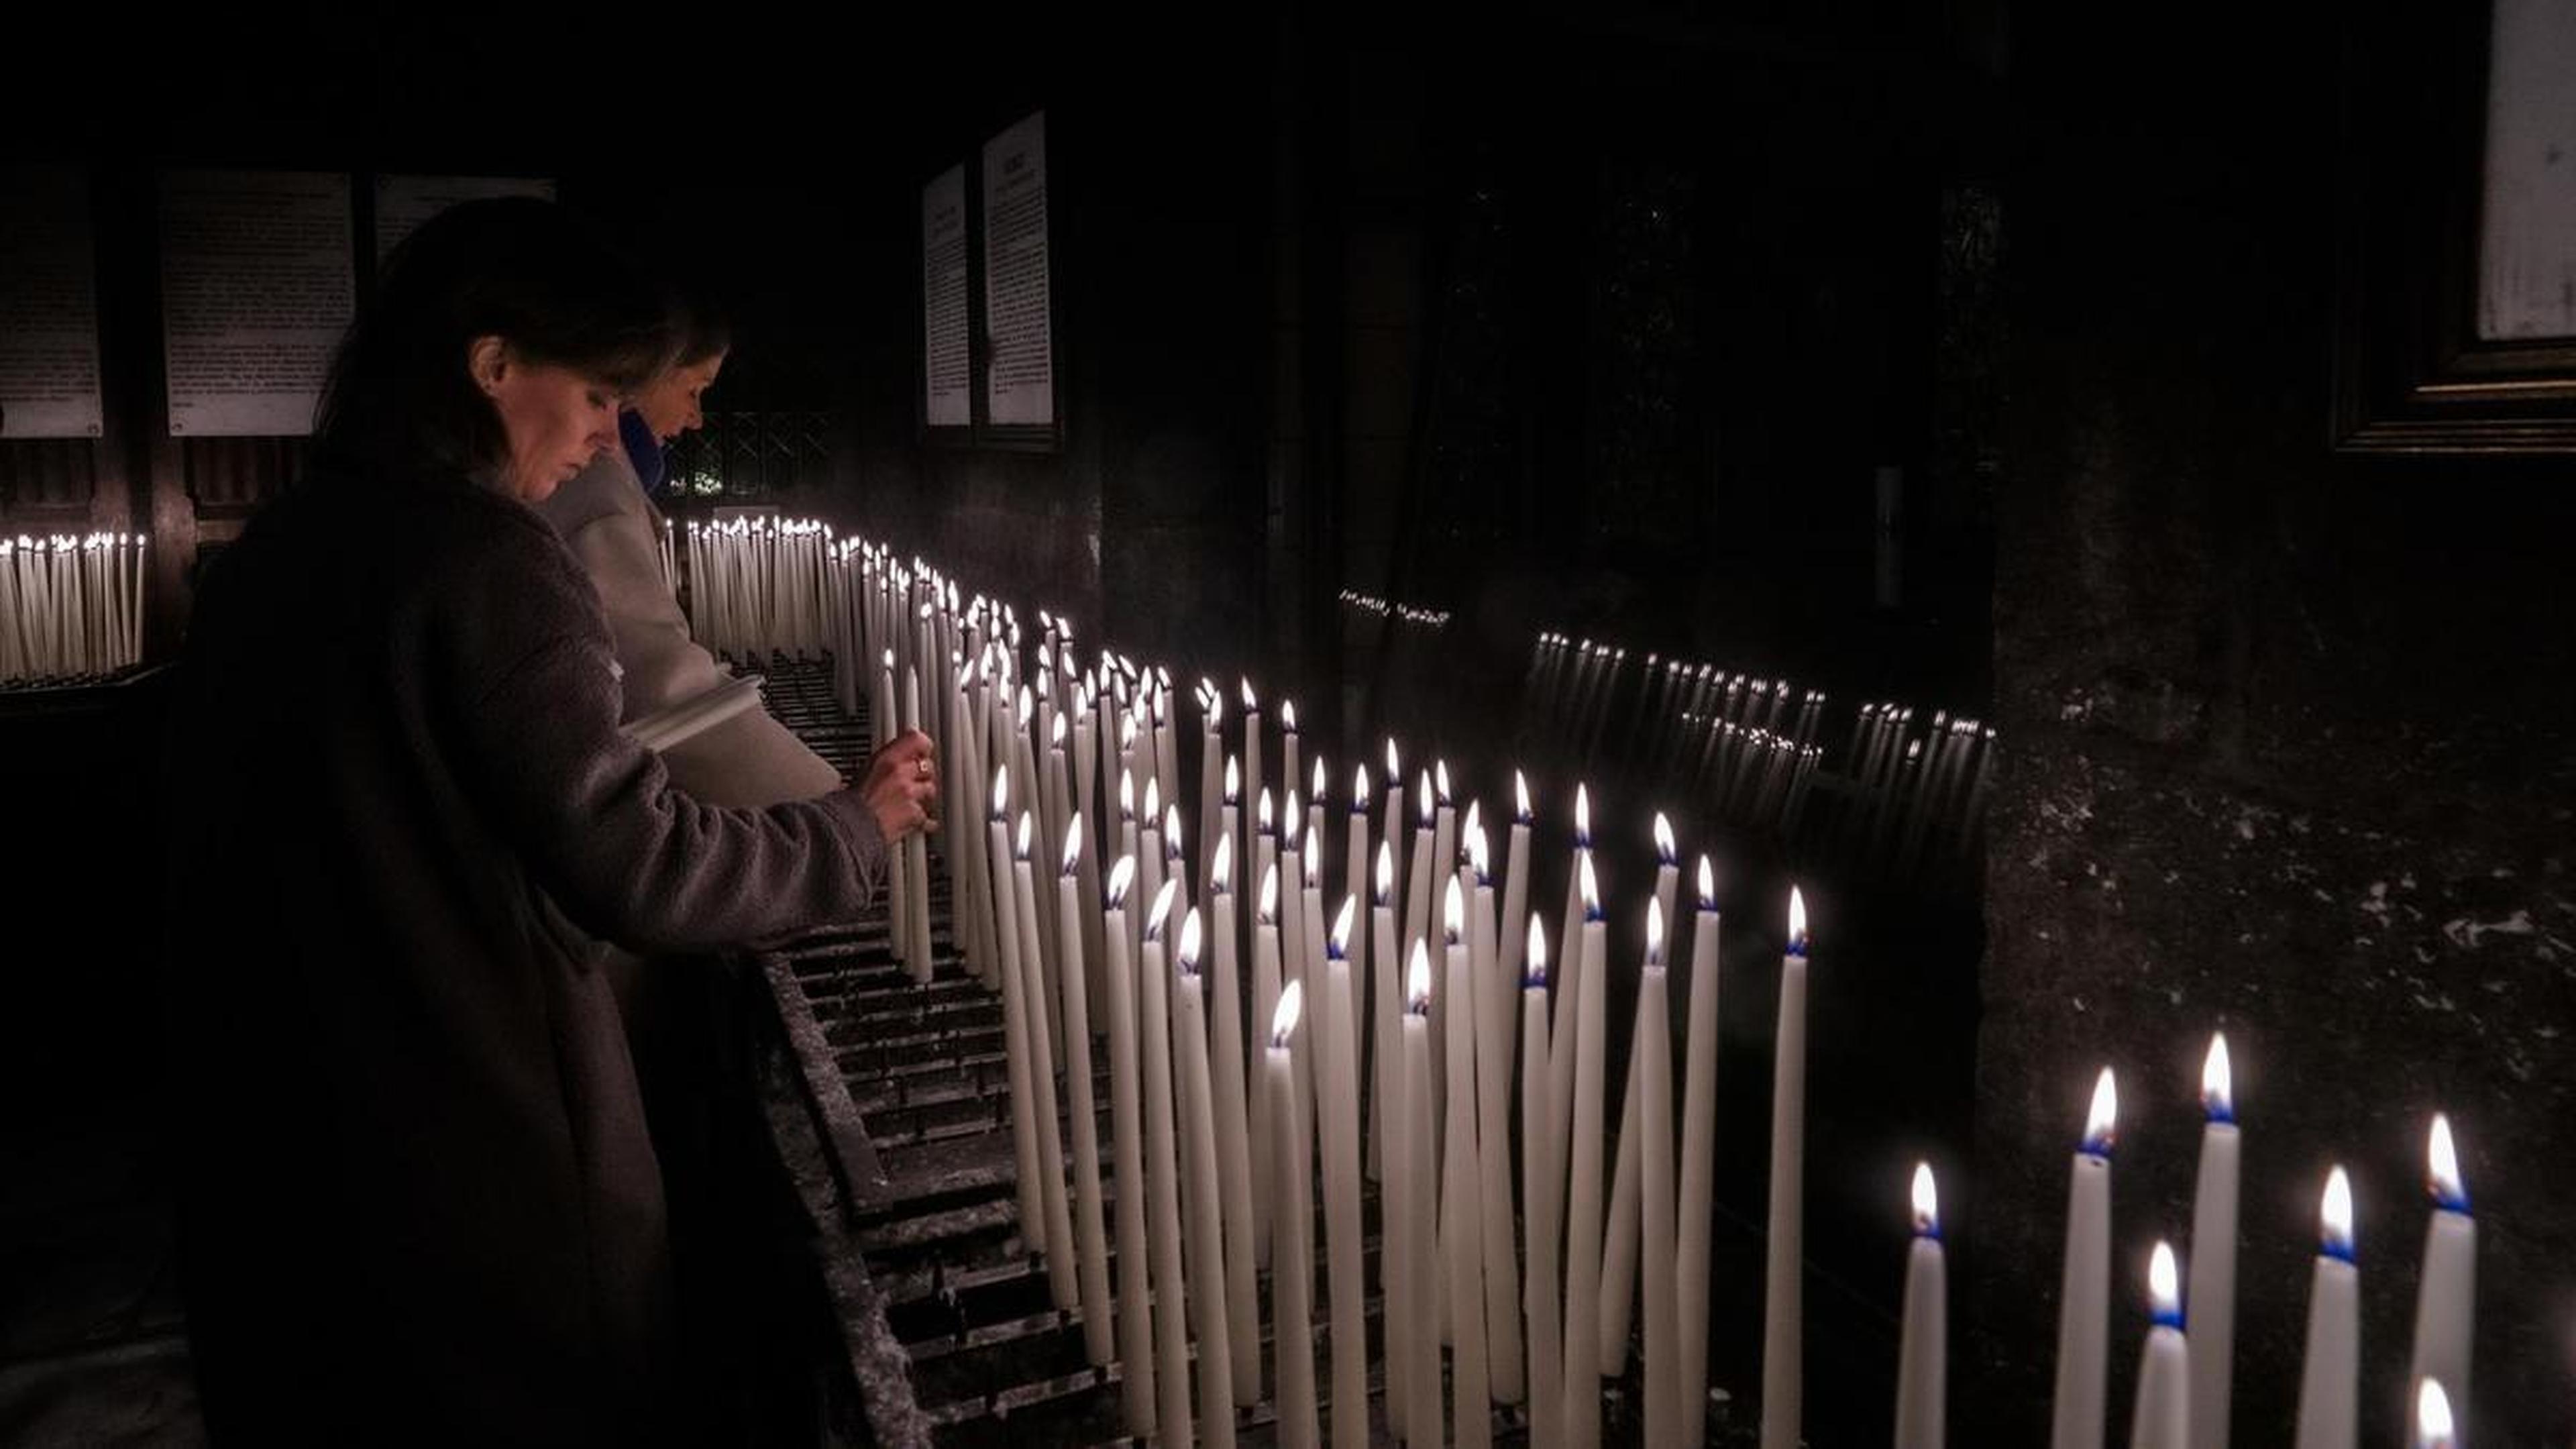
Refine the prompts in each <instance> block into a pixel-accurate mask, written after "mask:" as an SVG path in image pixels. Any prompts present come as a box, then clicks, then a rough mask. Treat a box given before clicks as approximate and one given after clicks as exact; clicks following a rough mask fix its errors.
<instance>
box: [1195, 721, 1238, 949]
mask: <svg viewBox="0 0 2576 1449" xmlns="http://www.w3.org/2000/svg"><path fill="white" fill-rule="evenodd" d="M1199 709H1200V717H1201V725H1200V728H1199V839H1200V840H1201V841H1204V842H1211V843H1212V842H1214V841H1215V840H1216V839H1217V838H1218V837H1219V836H1220V835H1232V834H1233V833H1234V831H1233V828H1232V827H1230V826H1228V825H1227V824H1226V823H1225V822H1224V821H1222V820H1219V819H1218V818H1217V812H1218V810H1219V809H1220V808H1221V806H1222V802H1223V801H1225V800H1226V799H1228V798H1229V796H1228V794H1227V793H1226V792H1225V790H1224V788H1223V771H1224V768H1225V731H1224V728H1223V726H1224V723H1225V695H1224V693H1223V692H1222V691H1220V690H1218V688H1217V687H1216V686H1215V685H1214V684H1211V683H1209V682H1208V681H1207V680H1206V679H1204V678H1202V679H1201V680H1200V681H1199ZM1215 874H1216V862H1215V860H1214V859H1213V858H1211V859H1209V860H1208V862H1207V863H1206V864H1205V865H1203V866H1202V867H1201V868H1200V871H1199V891H1200V893H1201V894H1203V895H1204V894H1209V893H1211V892H1213V891H1214V890H1215V889H1216V884H1215ZM1209 924H1211V925H1213V924H1214V922H1213V921H1211V922H1210V923H1209Z"/></svg>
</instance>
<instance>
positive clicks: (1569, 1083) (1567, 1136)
mask: <svg viewBox="0 0 2576 1449" xmlns="http://www.w3.org/2000/svg"><path fill="white" fill-rule="evenodd" d="M1591 857H1592V806H1591V803H1590V794H1589V792H1588V791H1587V790H1586V789H1585V788H1584V787H1583V786H1580V785H1577V786H1576V787H1575V789H1574V854H1573V856H1572V857H1571V858H1569V859H1568V860H1567V861H1566V870H1565V915H1564V917H1563V918H1562V919H1563V924H1562V925H1560V926H1559V927H1558V935H1557V944H1558V947H1559V949H1558V951H1557V953H1556V956H1557V973H1556V1004H1555V1006H1554V1008H1553V1011H1554V1012H1555V1019H1554V1020H1553V1022H1552V1023H1551V1024H1550V1030H1549V1040H1551V1041H1553V1042H1556V1043H1558V1044H1559V1045H1560V1050H1558V1051H1557V1052H1555V1053H1554V1054H1553V1055H1551V1056H1550V1057H1549V1058H1548V1064H1547V1066H1548V1083H1547V1088H1548V1090H1547V1100H1548V1109H1549V1110H1550V1111H1551V1112H1553V1113H1554V1114H1555V1117H1556V1128H1555V1130H1556V1136H1557V1140H1558V1141H1560V1142H1571V1141H1572V1140H1573V1136H1572V1126H1573V1116H1574V1056H1575V1054H1574V1053H1573V1052H1571V1051H1566V1050H1563V1049H1561V1048H1562V1046H1563V1045H1564V1044H1566V1043H1570V1042H1572V1041H1573V1040H1574V1010H1575V1007H1576V1005H1577V1004H1578V1003H1579V1002H1580V1000H1581V999H1582V994H1583V927H1584V917H1585V914H1586V910H1585V901H1584V897H1583V893H1582V885H1583V876H1584V872H1586V871H1588V870H1590V869H1591V868H1592V866H1591ZM1596 883H1597V882H1596ZM1568 1201H1571V1199H1568ZM1568 1263H1569V1266H1570V1265H1571V1260H1570V1259H1569V1260H1568ZM1593 1277H1594V1278H1595V1279H1596V1281H1597V1280H1598V1278H1599V1273H1598V1271H1597V1270H1596V1271H1595V1273H1594V1274H1593ZM1573 1306H1574V1305H1573V1303H1572V1301H1571V1300H1569V1301H1568V1302H1567V1304H1566V1309H1567V1311H1568V1312H1572V1311H1573ZM1600 1313H1601V1307H1600V1305H1599V1304H1597V1303H1596V1304H1594V1305H1593V1308H1592V1312H1591V1314H1590V1315H1588V1316H1589V1317H1590V1318H1591V1319H1592V1320H1593V1321H1594V1322H1595V1323H1598V1322H1599V1320H1600ZM1569 1331H1571V1330H1570V1328H1569ZM1596 1352H1597V1349H1596Z"/></svg>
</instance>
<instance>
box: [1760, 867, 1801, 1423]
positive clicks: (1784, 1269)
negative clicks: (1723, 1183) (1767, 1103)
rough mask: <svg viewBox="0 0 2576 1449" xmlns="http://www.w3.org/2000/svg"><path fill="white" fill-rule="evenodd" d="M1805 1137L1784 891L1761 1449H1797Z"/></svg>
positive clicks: (1797, 957) (1795, 927)
mask: <svg viewBox="0 0 2576 1449" xmlns="http://www.w3.org/2000/svg"><path fill="white" fill-rule="evenodd" d="M1806 1134H1807V901H1806V897H1805V896H1803V895H1801V894H1799V892H1798V888H1797V887H1795V886H1791V887H1790V888H1789V944H1788V948H1787V949H1786V950H1784V951H1783V952H1782V953H1781V956H1780V1036H1779V1047H1778V1050H1777V1051H1776V1052H1775V1053H1774V1055H1773V1057H1772V1066H1771V1217H1770V1225H1771V1232H1770V1241H1769V1243H1768V1248H1769V1253H1768V1255H1767V1257H1766V1260H1765V1262H1764V1265H1763V1275H1762V1287H1763V1293H1762V1305H1763V1314H1762V1449H1797V1445H1798V1423H1799V1417H1800V1413H1801V1407H1802V1406H1801V1404H1800V1396H1801V1394H1802V1393H1803V1392H1804V1389H1805V1386H1806V1380H1805V1368H1804V1364H1803V1350H1804V1345H1803V1343H1802V1340H1801V1326H1802V1324H1803V1323H1804V1321H1805V1320H1804V1313H1803V1311H1802V1308H1801V1289H1802V1288H1803V1286H1804V1285H1803V1284H1802V1283H1801V1281H1800V1276H1799V1275H1800V1268H1801V1254H1802V1246H1801V1245H1802V1242H1803V1239H1804V1236H1805V1225H1806V1213H1805V1186H1806V1183H1805V1173H1806Z"/></svg>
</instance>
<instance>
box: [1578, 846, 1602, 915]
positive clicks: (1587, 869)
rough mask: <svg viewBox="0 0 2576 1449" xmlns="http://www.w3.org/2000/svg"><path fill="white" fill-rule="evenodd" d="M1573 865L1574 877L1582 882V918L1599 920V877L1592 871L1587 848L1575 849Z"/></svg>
mask: <svg viewBox="0 0 2576 1449" xmlns="http://www.w3.org/2000/svg"><path fill="white" fill-rule="evenodd" d="M1574 867H1575V869H1574V873H1575V877H1576V879H1578V880H1579V881H1580V882H1581V883H1582V888H1583V919H1585V920H1587V921H1597V920H1600V919H1601V881H1600V878H1599V877H1597V876H1595V875H1594V874H1593V873H1592V852H1591V851H1588V850H1578V851H1576V852H1575V857H1574Z"/></svg>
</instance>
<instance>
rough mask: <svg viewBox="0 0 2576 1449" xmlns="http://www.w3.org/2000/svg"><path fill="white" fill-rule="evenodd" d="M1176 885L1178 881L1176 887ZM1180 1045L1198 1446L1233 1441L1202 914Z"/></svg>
mask: <svg viewBox="0 0 2576 1449" xmlns="http://www.w3.org/2000/svg"><path fill="white" fill-rule="evenodd" d="M1174 884H1175V885H1177V884H1179V882H1177V881H1175V882H1174ZM1176 955H1177V957H1178V962H1179V966H1180V980H1179V982H1178V985H1177V996H1176V998H1175V999H1176V1000H1177V1001H1178V1003H1179V1006H1178V1009H1177V1011H1176V1012H1175V1014H1174V1023H1175V1025H1174V1030H1173V1036H1174V1039H1175V1040H1177V1041H1178V1042H1179V1043H1180V1049H1181V1117H1182V1133H1181V1147H1182V1150H1183V1152H1184V1154H1185V1155H1186V1159H1187V1160H1186V1162H1185V1163H1184V1165H1183V1168H1182V1170H1183V1171H1184V1172H1187V1173H1188V1174H1189V1178H1188V1181H1189V1189H1190V1190H1189V1196H1188V1202H1189V1210H1190V1213H1189V1235H1190V1283H1191V1298H1190V1317H1189V1327H1190V1328H1191V1329H1192V1330H1194V1331H1195V1332H1196V1334H1197V1336H1198V1348H1199V1442H1200V1443H1202V1444H1208V1445H1231V1444H1232V1443H1234V1372H1233V1368H1232V1364H1233V1362H1234V1350H1233V1337H1232V1329H1233V1325H1232V1324H1230V1323H1229V1322H1228V1321H1227V1314H1228V1305H1227V1303H1226V1301H1225V1230H1224V1227H1223V1225H1222V1222H1221V1210H1220V1209H1219V1207H1218V1206H1217V1202H1218V1192H1217V1167H1216V1102H1215V1095H1216V1094H1215V1089H1214V1087H1213V1086H1212V1085H1211V1083H1210V1081H1209V1076H1208V1033H1207V1003H1206V1000H1205V998H1204V996H1203V995H1202V994H1201V987H1200V983H1199V913H1198V912H1196V911H1192V912H1190V913H1189V914H1188V915H1187V916H1185V917H1183V918H1182V920H1181V940H1180V949H1179V951H1178V952H1177V953H1176Z"/></svg>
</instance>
